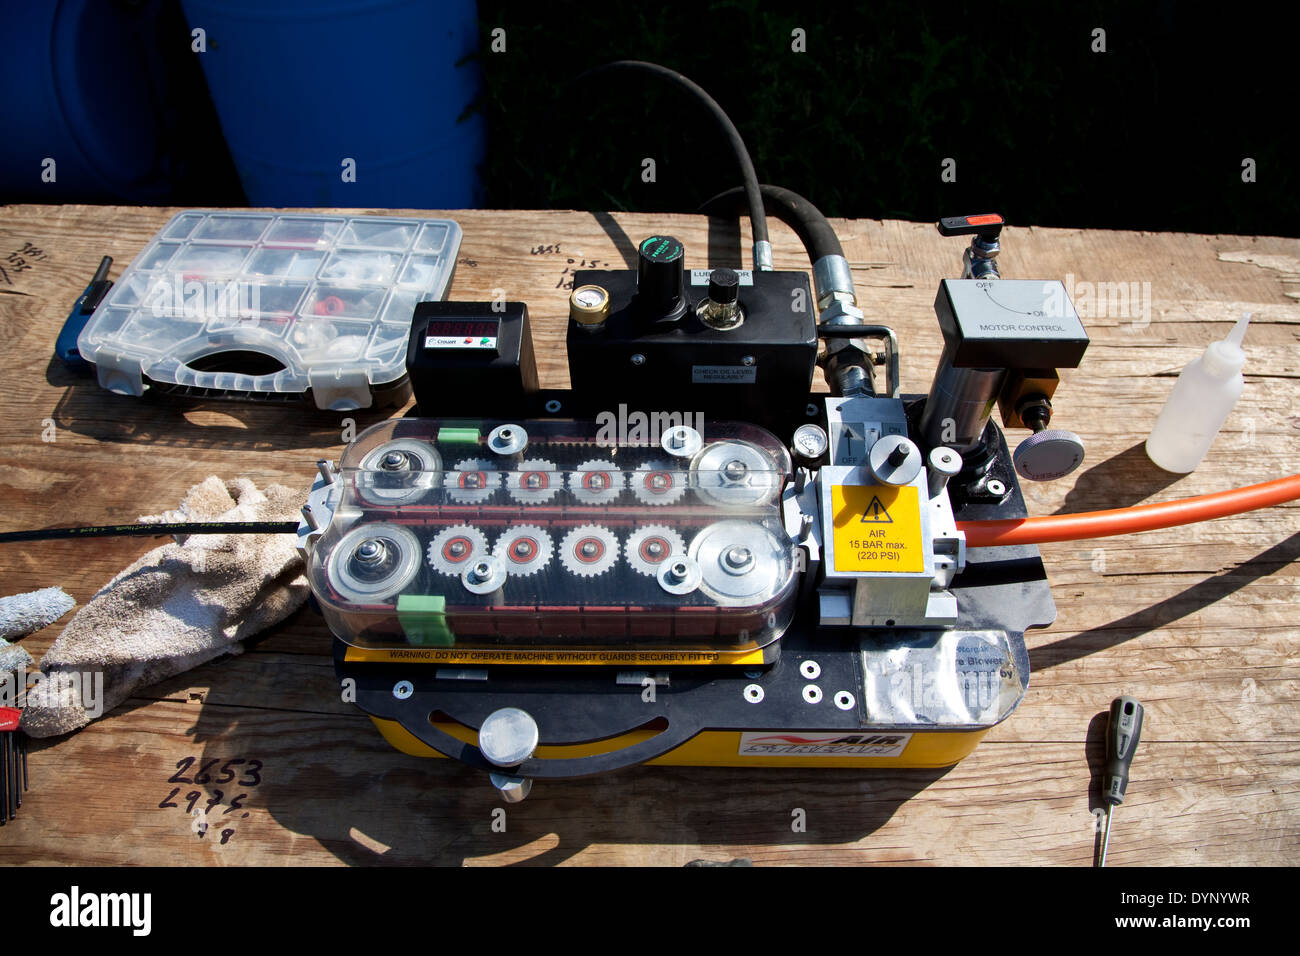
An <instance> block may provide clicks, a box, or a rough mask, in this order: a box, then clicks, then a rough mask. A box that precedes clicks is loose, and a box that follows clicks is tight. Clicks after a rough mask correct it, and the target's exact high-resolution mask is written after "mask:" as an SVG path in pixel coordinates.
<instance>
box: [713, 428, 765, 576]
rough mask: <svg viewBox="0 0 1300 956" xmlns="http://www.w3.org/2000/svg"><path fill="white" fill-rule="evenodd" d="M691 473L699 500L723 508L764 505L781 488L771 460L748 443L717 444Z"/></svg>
mask: <svg viewBox="0 0 1300 956" xmlns="http://www.w3.org/2000/svg"><path fill="white" fill-rule="evenodd" d="M691 471H692V474H693V475H694V479H695V486H696V488H697V489H698V490H699V493H700V496H701V497H702V498H705V499H707V500H709V501H712V502H715V503H716V504H720V505H730V506H733V507H735V506H741V505H759V504H765V503H766V502H768V501H771V500H772V498H773V496H775V494H776V493H777V491H779V490H780V485H781V473H780V471H778V470H777V464H776V462H775V461H774V460H773V459H772V456H771V455H769V454H767V453H766V452H765V451H763V450H762V449H761V448H759V447H758V446H757V445H751V444H750V443H749V442H745V441H719V442H714V443H713V444H712V445H709V446H707V447H706V448H704V449H703V450H702V451H701V452H700V453H699V454H698V455H696V456H695V459H694V461H692V462H691ZM707 576H708V575H707V574H706V575H705V577H706V578H707Z"/></svg>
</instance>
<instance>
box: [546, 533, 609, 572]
mask: <svg viewBox="0 0 1300 956" xmlns="http://www.w3.org/2000/svg"><path fill="white" fill-rule="evenodd" d="M560 563H561V564H563V565H564V567H565V569H566V570H568V571H569V572H570V573H572V574H576V575H578V576H579V577H584V578H594V577H596V576H597V575H599V574H604V573H605V572H606V571H608V570H609V569H610V568H612V567H613V566H614V565H615V564H617V563H618V538H616V537H614V533H613V532H612V531H610V530H609V529H608V528H602V527H601V526H600V525H598V524H584V525H579V526H578V527H576V528H574V529H573V530H572V531H570V532H569V533H568V534H566V535H565V536H564V540H563V541H561V542H560Z"/></svg>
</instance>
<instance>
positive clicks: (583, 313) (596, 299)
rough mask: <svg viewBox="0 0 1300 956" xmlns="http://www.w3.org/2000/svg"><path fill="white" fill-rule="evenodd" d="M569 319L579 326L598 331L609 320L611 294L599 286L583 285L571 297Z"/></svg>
mask: <svg viewBox="0 0 1300 956" xmlns="http://www.w3.org/2000/svg"><path fill="white" fill-rule="evenodd" d="M569 318H571V319H573V321H575V322H577V323H578V324H579V325H582V326H586V327H587V328H590V329H598V328H600V327H601V326H602V325H604V324H605V320H606V319H607V318H609V293H608V292H607V291H605V289H604V288H602V287H601V286H598V285H583V286H578V288H576V289H574V290H573V293H572V294H571V295H570V296H569Z"/></svg>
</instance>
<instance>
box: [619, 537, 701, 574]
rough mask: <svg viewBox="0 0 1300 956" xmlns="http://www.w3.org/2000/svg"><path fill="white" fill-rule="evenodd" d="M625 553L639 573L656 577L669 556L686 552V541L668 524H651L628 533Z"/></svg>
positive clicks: (628, 561)
mask: <svg viewBox="0 0 1300 956" xmlns="http://www.w3.org/2000/svg"><path fill="white" fill-rule="evenodd" d="M623 554H624V556H625V557H626V558H627V563H628V566H629V567H631V568H632V570H633V571H635V572H637V574H644V575H647V576H649V577H654V576H655V575H656V574H658V572H659V568H660V567H661V566H662V565H663V563H664V562H665V561H667V560H668V559H669V558H671V557H678V556H680V555H685V554H686V542H685V541H683V540H682V536H681V535H680V534H678V533H677V532H676V531H674V530H673V529H672V528H669V527H668V526H667V525H661V524H650V525H646V526H645V527H642V528H637V529H636V530H635V531H633V532H632V533H631V534H630V535H628V539H627V541H626V543H624V545H623Z"/></svg>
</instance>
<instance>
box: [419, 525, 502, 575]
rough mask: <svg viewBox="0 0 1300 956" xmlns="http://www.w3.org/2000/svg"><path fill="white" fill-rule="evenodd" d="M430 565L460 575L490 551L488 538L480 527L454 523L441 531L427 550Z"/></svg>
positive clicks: (437, 569)
mask: <svg viewBox="0 0 1300 956" xmlns="http://www.w3.org/2000/svg"><path fill="white" fill-rule="evenodd" d="M426 553H427V555H428V558H429V565H430V566H431V567H432V568H433V569H434V570H435V571H437V572H438V573H439V574H445V575H447V576H449V577H458V576H459V575H461V574H462V573H464V571H465V569H466V568H468V567H469V566H470V565H472V564H473V563H474V562H475V561H477V560H478V559H479V558H481V557H483V556H484V555H486V554H489V553H490V550H489V548H488V543H487V538H485V537H484V536H483V532H482V531H479V530H478V528H474V527H471V526H470V525H466V524H459V525H453V526H452V527H450V528H444V529H443V530H442V531H439V532H438V534H437V535H436V536H435V537H434V539H433V540H432V541H430V542H429V548H428V551H427V552H426Z"/></svg>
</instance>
